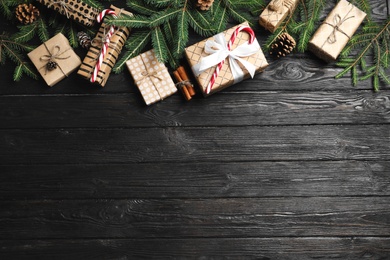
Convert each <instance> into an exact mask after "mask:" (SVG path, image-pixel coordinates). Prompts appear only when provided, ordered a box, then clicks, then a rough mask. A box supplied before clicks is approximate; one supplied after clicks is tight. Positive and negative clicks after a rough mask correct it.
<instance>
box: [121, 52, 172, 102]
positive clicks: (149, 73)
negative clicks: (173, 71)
mask: <svg viewBox="0 0 390 260" xmlns="http://www.w3.org/2000/svg"><path fill="white" fill-rule="evenodd" d="M126 65H127V68H128V70H129V72H130V74H131V75H132V77H133V79H134V82H135V84H136V85H137V87H138V89H139V90H140V92H141V95H142V97H143V99H144V101H145V103H146V105H150V104H153V103H155V102H157V101H160V100H163V99H165V98H166V97H168V96H170V95H172V94H174V93H176V91H177V88H176V86H175V83H174V82H173V80H172V78H171V76H170V75H169V72H168V69H167V67H166V66H165V65H164V64H163V63H161V62H159V61H158V60H157V58H156V55H155V53H154V50H149V51H147V52H144V53H142V54H140V55H138V56H136V57H134V58H131V59H129V60H128V61H127V62H126Z"/></svg>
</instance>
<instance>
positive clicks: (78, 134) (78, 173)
mask: <svg viewBox="0 0 390 260" xmlns="http://www.w3.org/2000/svg"><path fill="white" fill-rule="evenodd" d="M114 2H115V3H114V4H115V5H116V6H119V7H124V6H125V5H126V4H125V2H124V0H115V1H114ZM335 3H336V0H332V1H326V7H325V10H324V11H323V12H322V14H321V17H322V18H325V16H326V15H327V13H329V11H330V10H331V9H332V8H333V6H334V5H335ZM370 3H371V6H372V10H373V12H372V18H373V20H375V21H379V22H382V21H384V20H385V19H386V18H387V16H388V15H387V14H386V12H387V7H386V1H381V0H370ZM1 25H4V21H0V27H1ZM9 25H12V26H13V24H9ZM232 25H234V24H230V25H229V26H232ZM7 26H8V25H7ZM5 27H6V26H3V27H2V28H5ZM254 29H255V30H256V35H257V38H258V40H259V41H260V43H261V44H263V43H264V41H265V39H266V38H267V37H268V36H269V33H268V32H266V31H265V29H262V28H260V27H259V26H258V25H256V26H254ZM130 37H131V36H130ZM201 39H202V37H199V36H193V35H191V38H190V44H191V43H195V42H197V41H199V40H201ZM76 52H77V53H78V54H79V55H80V56H81V57H83V55H85V53H84V54H83V52H84V51H83V50H81V49H76ZM266 55H267V57H268V54H266ZM268 58H269V57H268ZM268 61H269V63H270V64H271V65H270V66H269V67H268V68H267V70H266V71H265V72H264V73H261V74H259V75H256V77H255V78H254V79H253V80H246V81H243V82H241V83H239V84H237V85H235V86H232V87H229V88H227V89H225V90H224V91H222V92H219V93H217V94H215V95H212V96H210V97H208V98H203V97H201V95H199V94H198V95H197V96H196V97H195V98H194V99H193V100H192V101H191V102H186V101H184V99H183V97H182V96H180V95H179V94H178V95H174V96H172V97H169V98H167V99H166V100H163V101H162V102H159V103H158V104H155V105H152V106H149V107H147V106H145V105H144V103H143V101H142V97H141V95H140V94H139V91H138V90H137V88H136V87H135V85H134V83H133V81H132V78H131V76H130V74H129V73H128V72H127V71H124V72H123V73H121V74H119V75H115V74H111V75H110V78H109V80H108V83H107V85H106V87H105V88H100V87H96V86H92V85H90V84H89V83H88V81H86V80H84V79H81V78H79V77H78V76H77V75H76V74H72V75H70V77H69V78H67V79H65V80H63V81H61V82H60V83H59V84H57V85H56V86H54V87H53V88H48V87H47V86H45V84H44V83H43V80H41V79H40V80H38V81H32V80H30V79H29V78H23V79H22V80H21V81H20V82H13V81H12V74H13V69H14V68H13V66H6V67H4V66H2V67H1V69H0V78H1V80H2V84H0V122H1V123H0V208H1V210H0V259H1V260H2V259H18V260H19V259H50V260H51V259H75V260H76V259H82V260H85V259H204V260H206V259H234V260H236V259H259V260H271V259H272V260H275V259H276V260H285V259H287V260H309V259H323V260H329V259H340V260H360V259H374V260H385V259H390V150H389V147H390V124H389V123H390V122H389V119H390V117H389V115H390V101H389V100H390V92H389V91H390V89H389V88H388V87H384V86H381V91H380V92H378V93H374V92H373V91H372V84H371V83H370V82H369V81H363V82H359V85H358V87H356V88H354V87H352V86H351V80H350V76H349V75H346V76H345V77H343V78H342V79H339V80H336V79H334V76H335V75H336V74H337V73H338V72H340V68H337V67H336V66H335V64H332V63H324V62H322V61H320V60H319V59H317V58H316V57H315V56H314V55H312V54H311V53H310V52H306V53H304V54H299V53H294V54H292V55H289V56H288V57H286V58H283V59H280V60H273V59H268ZM11 65H12V64H11ZM184 65H185V64H184Z"/></svg>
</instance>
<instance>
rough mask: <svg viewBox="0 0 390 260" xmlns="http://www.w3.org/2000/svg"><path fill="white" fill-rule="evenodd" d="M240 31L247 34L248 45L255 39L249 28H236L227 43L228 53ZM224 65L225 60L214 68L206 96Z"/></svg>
mask: <svg viewBox="0 0 390 260" xmlns="http://www.w3.org/2000/svg"><path fill="white" fill-rule="evenodd" d="M241 31H245V32H247V33H248V34H249V36H250V38H249V44H252V43H253V41H254V40H255V39H256V36H255V32H254V31H253V30H252V28H250V27H249V26H239V27H237V28H236V30H234V32H233V34H232V36H231V37H230V40H229V42H228V43H227V48H228V50H229V51H231V49H232V45H233V43H234V41H235V40H236V38H237V35H238V33H239V32H241ZM224 63H225V60H222V61H221V62H220V63H218V64H217V67H216V68H215V71H214V73H213V75H212V76H211V79H210V82H209V84H208V85H207V88H206V94H209V93H210V91H211V89H212V87H213V85H214V83H215V81H216V79H217V78H218V74H219V72H220V71H221V69H222V66H223V64H224Z"/></svg>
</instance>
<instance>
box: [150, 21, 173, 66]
mask: <svg viewBox="0 0 390 260" xmlns="http://www.w3.org/2000/svg"><path fill="white" fill-rule="evenodd" d="M152 45H153V49H154V52H155V54H156V57H157V59H158V60H159V61H160V62H162V63H165V62H166V61H167V59H168V56H167V49H168V48H169V47H168V46H167V44H166V42H165V39H164V35H163V34H162V32H161V28H160V27H156V28H154V30H153V31H152Z"/></svg>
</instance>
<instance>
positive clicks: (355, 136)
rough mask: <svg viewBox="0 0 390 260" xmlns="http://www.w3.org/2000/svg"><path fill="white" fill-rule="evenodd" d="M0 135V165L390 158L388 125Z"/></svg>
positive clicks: (12, 132)
mask: <svg viewBox="0 0 390 260" xmlns="http://www.w3.org/2000/svg"><path fill="white" fill-rule="evenodd" d="M0 134H1V135H0V136H1V139H0V157H1V161H0V164H78V163H132V162H144V163H146V162H171V163H176V162H201V163H203V162H215V163H216V162H226V161H270V160H343V159H349V160H389V159H390V150H389V149H388V148H389V147H390V130H389V126H387V125H359V126H355V125H344V126H327V127H326V128H324V127H322V126H316V125H313V126H290V127H224V128H218V127H204V128H144V129H136V128H131V129H92V130H88V129H68V130H66V129H54V130H50V129H43V130H30V129H27V130H1V131H0ZM81 140H82V142H81Z"/></svg>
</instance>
